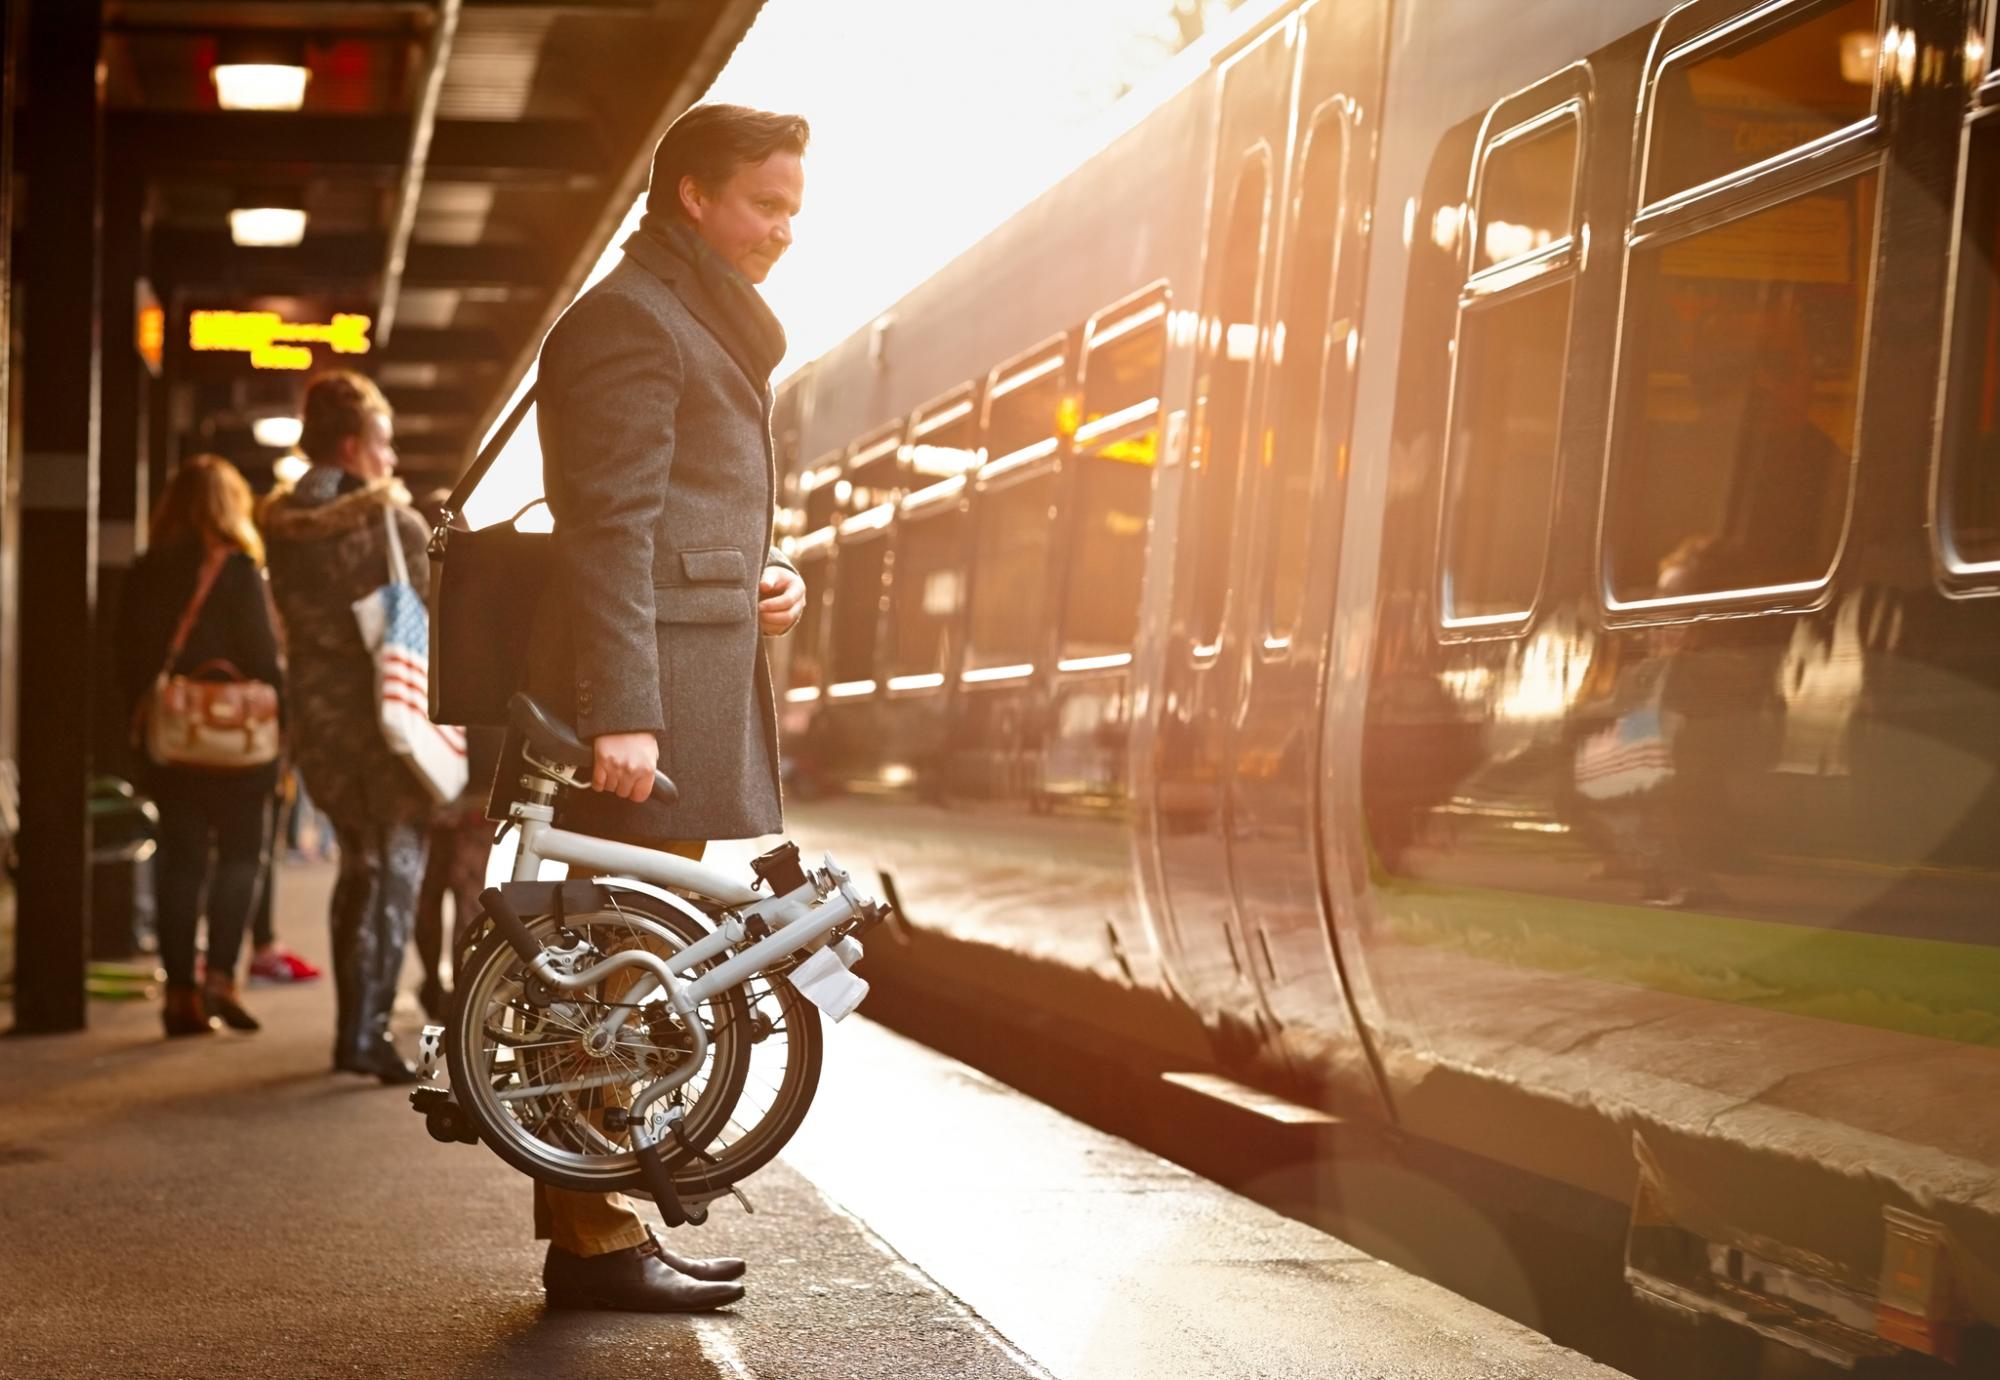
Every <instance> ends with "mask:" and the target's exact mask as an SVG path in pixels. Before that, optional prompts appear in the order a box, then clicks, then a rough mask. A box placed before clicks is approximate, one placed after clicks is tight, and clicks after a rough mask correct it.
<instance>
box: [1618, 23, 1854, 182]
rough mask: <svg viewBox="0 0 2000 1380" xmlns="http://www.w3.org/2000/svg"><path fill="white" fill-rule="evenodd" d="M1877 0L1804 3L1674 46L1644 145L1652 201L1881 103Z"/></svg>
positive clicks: (1809, 138) (1807, 139) (1831, 128)
mask: <svg viewBox="0 0 2000 1380" xmlns="http://www.w3.org/2000/svg"><path fill="white" fill-rule="evenodd" d="M1875 8H1876V0H1828V3H1822V4H1817V5H1800V6H1795V7H1792V8H1791V9H1788V10H1785V11H1783V12H1781V13H1780V14H1779V15H1778V16H1777V17H1775V18H1773V19H1768V20H1765V21H1763V22H1754V21H1753V22H1752V23H1750V24H1748V25H1746V26H1744V27H1743V29H1742V31H1741V32H1740V33H1736V34H1726V35H1725V36H1724V38H1723V40H1722V41H1721V42H1720V43H1719V44H1718V43H1713V42H1709V41H1707V40H1706V39H1704V40H1702V41H1700V43H1699V46H1697V47H1696V48H1695V49H1694V51H1693V52H1692V53H1691V54H1690V55H1689V56H1688V57H1686V58H1684V59H1683V58H1679V57H1678V56H1677V55H1670V56H1669V57H1668V59H1667V62H1666V64H1665V66H1664V67H1663V68H1662V70H1661V72H1660V74H1659V76H1658V78H1657V86H1656V88H1655V91H1654V98H1653V120H1652V125H1651V128H1650V133H1649V136H1648V147H1647V151H1646V194H1645V198H1644V199H1645V200H1646V201H1648V202H1652V201H1658V200H1659V199H1660V198H1662V197H1667V196H1672V195H1674V194H1676V193H1678V192H1684V191H1687V190H1688V189H1690V188H1693V187H1699V186H1701V185H1703V184H1705V183H1708V182H1712V181H1714V180H1715V179H1717V178H1720V177H1725V176H1727V175H1729V174H1730V173H1733V172H1736V171H1738V170H1739V169H1742V168H1747V167H1750V166H1751V165H1753V164H1756V163H1760V162H1762V161H1764V160H1765V159H1767V158H1772V157H1775V156H1777V155H1779V154H1782V153H1785V152H1788V151H1790V150H1792V149H1796V148H1800V147H1802V146H1803V145H1806V144H1809V143H1812V142H1813V141H1814V140H1816V139H1820V138H1823V137H1825V136H1827V135H1829V134H1833V133H1835V132H1836V131H1839V130H1842V129H1845V128H1847V127H1848V126H1850V125H1853V124H1856V123H1858V122H1859V121H1861V120H1864V119H1866V118H1867V117H1868V116H1869V115H1870V114H1871V113H1872V112H1873V110H1874V102H1875V82H1876V72H1877V68H1878V66H1879V59H1878V39H1877V33H1878V30H1877V28H1876V17H1875Z"/></svg>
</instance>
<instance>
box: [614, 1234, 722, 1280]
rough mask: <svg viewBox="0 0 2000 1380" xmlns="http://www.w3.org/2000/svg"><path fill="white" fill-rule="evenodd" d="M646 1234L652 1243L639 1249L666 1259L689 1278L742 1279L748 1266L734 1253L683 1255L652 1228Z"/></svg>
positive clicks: (668, 1263)
mask: <svg viewBox="0 0 2000 1380" xmlns="http://www.w3.org/2000/svg"><path fill="white" fill-rule="evenodd" d="M646 1236H647V1238H648V1239H649V1240H650V1241H651V1242H652V1244H651V1245H650V1246H641V1247H639V1249H640V1250H642V1251H650V1252H651V1253H652V1254H654V1255H656V1256H658V1257H659V1258H660V1259H661V1260H664V1261H665V1262H666V1263H667V1265H668V1266H669V1267H670V1268H672V1269H675V1270H678V1271H680V1272H681V1273H682V1274H684V1275H686V1276H687V1277H688V1278H689V1279H706V1280H711V1281H713V1282H716V1283H722V1282H724V1281H726V1280H732V1279H741V1278H742V1277H743V1271H744V1269H745V1268H746V1267H745V1266H744V1264H743V1262H742V1261H740V1260H738V1259H737V1258H736V1257H735V1256H733V1255H716V1256H707V1257H703V1256H694V1255H681V1254H680V1253H678V1252H676V1251H670V1250H668V1249H667V1247H666V1243H665V1242H663V1241H661V1240H660V1238H659V1236H658V1234H657V1233H655V1232H654V1231H653V1230H652V1229H651V1228H648V1229H647V1231H646Z"/></svg>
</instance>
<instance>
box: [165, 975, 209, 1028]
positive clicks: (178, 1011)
mask: <svg viewBox="0 0 2000 1380" xmlns="http://www.w3.org/2000/svg"><path fill="white" fill-rule="evenodd" d="M160 1023H161V1024H162V1025H164V1026H165V1027H166V1028H167V1034H168V1035H169V1036H175V1035H213V1034H214V1033H215V1020H214V1018H213V1017H211V1016H210V1015H209V1014H208V1008H207V1006H205V1005H204V1004H203V1003H202V999H201V989H200V988H199V987H175V986H173V985H171V984H169V985H168V987H167V1000H166V1004H165V1005H164V1006H162V1007H161V1008H160Z"/></svg>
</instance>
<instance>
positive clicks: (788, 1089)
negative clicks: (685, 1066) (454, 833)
mask: <svg viewBox="0 0 2000 1380" xmlns="http://www.w3.org/2000/svg"><path fill="white" fill-rule="evenodd" d="M609 890H610V891H611V893H612V896H613V898H614V900H615V905H616V908H617V909H619V910H621V911H632V912H637V913H639V914H641V915H643V916H644V917H645V918H646V919H648V920H650V921H653V922H655V923H657V924H660V925H662V926H664V927H665V928H667V929H669V930H672V931H673V932H674V933H675V934H676V935H677V936H678V937H679V939H680V941H681V942H682V943H684V944H685V943H691V942H693V941H694V940H695V939H698V938H700V937H701V936H702V935H703V934H704V933H706V931H705V930H704V929H703V927H702V926H701V924H700V922H698V921H696V920H695V919H693V918H692V917H691V916H689V915H688V914H687V913H686V912H684V911H682V910H680V909H679V908H678V907H675V906H672V905H670V904H668V903H667V902H665V901H662V900H660V899H659V898H658V897H655V896H652V895H650V894H648V893H646V892H640V891H629V890H626V889H624V888H620V887H615V886H613V887H610V888H609ZM523 918H524V921H525V922H526V923H527V925H528V927H529V929H530V931H531V932H539V931H545V930H548V929H550V928H552V927H553V917H550V916H534V917H523ZM569 918H570V920H571V922H572V923H573V924H574V923H576V922H577V921H578V920H579V917H576V916H571V917H569ZM491 964H499V965H500V966H501V967H502V968H506V967H508V966H509V965H511V966H512V967H513V968H515V969H516V970H518V968H519V967H520V960H519V958H518V956H517V955H516V954H515V953H514V950H513V949H512V947H511V946H509V945H508V944H507V942H506V941H505V940H504V939H503V938H501V937H500V936H499V935H498V934H493V933H489V934H487V935H486V936H485V937H484V938H483V940H482V942H481V943H480V944H479V945H478V946H477V948H476V949H475V951H474V954H473V957H472V960H471V962H470V963H469V964H468V965H467V968H466V978H465V980H463V981H460V982H457V983H455V984H454V991H453V996H452V1011H451V1033H450V1035H449V1036H448V1038H447V1040H446V1042H445V1043H446V1061H447V1064H448V1065H449V1067H450V1070H451V1078H452V1085H453V1088H454V1090H464V1091H457V1099H458V1101H459V1103H460V1105H461V1106H465V1107H466V1109H467V1112H468V1114H469V1115H470V1117H471V1119H472V1121H473V1123H474V1125H475V1127H477V1129H478V1130H479V1134H480V1139H481V1140H482V1141H484V1142H485V1143H486V1145H487V1146H488V1147H489V1148H490V1149H492V1150H493V1151H494V1153H496V1154H498V1155H499V1156H500V1158H501V1159H502V1160H504V1161H506V1162H507V1163H508V1164H509V1165H511V1166H512V1167H513V1168H515V1169H518V1170H520V1171H521V1172H522V1173H524V1174H526V1175H528V1176H529V1177H530V1178H533V1179H536V1180H537V1181H539V1182H542V1183H546V1184H550V1185H551V1186H553V1187H556V1188H564V1189H570V1190H573V1191H577V1192H594V1193H603V1192H624V1193H632V1194H635V1195H638V1196H650V1195H647V1194H646V1193H645V1186H644V1181H643V1179H642V1178H641V1176H640V1174H639V1172H638V1169H637V1166H636V1165H634V1164H633V1163H632V1161H631V1155H630V1153H629V1152H627V1153H625V1154H623V1155H620V1156H605V1157H603V1158H604V1160H605V1161H606V1162H605V1164H604V1165H602V1166H601V1167H599V1168H596V1169H593V1170H591V1171H588V1172H584V1171H579V1170H576V1169H572V1168H567V1167H565V1166H563V1165H561V1164H556V1163H551V1162H550V1161H548V1160H547V1159H543V1158H538V1157H537V1156H535V1155H534V1154H532V1153H531V1152H529V1151H527V1150H526V1149H525V1148H524V1147H522V1146H521V1145H519V1144H518V1143H517V1142H516V1141H515V1139H514V1138H513V1137H512V1136H510V1135H508V1134H506V1133H504V1131H500V1130H498V1129H496V1128H495V1127H494V1126H493V1125H492V1124H491V1121H490V1118H491V1116H492V1114H493V1113H492V1110H491V1109H490V1108H488V1107H486V1106H485V1105H484V1104H483V1102H481V1100H480V1099H477V1098H475V1097H473V1096H470V1095H469V1093H470V1089H471V1088H472V1087H473V1086H474V1084H473V1082H472V1081H470V1073H471V1070H472V1067H473V1066H472V1063H471V1062H470V1061H471V1051H470V1049H469V1047H468V1043H467V1037H466V1035H465V1033H464V1032H465V1031H466V1030H467V1024H466V1021H465V1019H464V1007H465V1006H466V1005H467V1004H469V1002H470V999H471V995H470V994H472V993H473V992H476V991H481V990H483V989H484V987H485V985H486V984H485V982H484V980H483V979H484V975H485V973H486V971H487V968H488V966H489V965H491ZM760 981H761V982H765V983H766V988H767V990H766V992H765V993H764V994H762V995H760V996H758V998H757V1000H758V1001H759V1002H760V1003H761V1002H762V1001H763V1000H765V999H766V998H769V999H772V1000H775V1001H776V1003H777V1004H778V1007H779V1009H780V1018H779V1020H778V1022H776V1023H775V1028H776V1029H779V1030H782V1031H783V1032H784V1033H785V1035H786V1043H787V1051H788V1057H787V1059H786V1062H785V1067H784V1068H783V1069H782V1070H781V1071H780V1076H779V1081H778V1086H777V1089H776V1094H775V1096H774V1098H773V1102H772V1106H771V1107H770V1108H769V1109H768V1110H767V1111H766V1112H765V1113H764V1114H763V1115H760V1116H759V1117H758V1118H757V1119H756V1121H755V1123H754V1124H752V1125H751V1126H749V1127H748V1128H747V1129H746V1130H745V1131H744V1133H743V1134H742V1135H741V1136H740V1137H738V1138H737V1139H735V1140H734V1141H732V1142H731V1143H730V1144H728V1145H726V1146H724V1147H723V1148H722V1149H721V1150H720V1151H719V1152H718V1153H716V1154H714V1155H713V1156H711V1157H709V1158H702V1157H700V1156H699V1155H690V1154H688V1153H687V1152H686V1151H679V1152H676V1153H675V1154H673V1155H671V1156H670V1157H669V1160H668V1167H669V1170H670V1172H671V1173H672V1174H673V1176H674V1184H675V1188H676V1190H677V1191H678V1192H680V1193H681V1195H682V1196H683V1197H684V1198H687V1199H689V1200H690V1201H701V1200H705V1199H708V1198H713V1197H715V1196H717V1195H718V1194H721V1193H724V1192H727V1191H728V1189H729V1188H730V1187H731V1186H733V1185H734V1184H736V1183H737V1182H739V1181H740V1180H742V1179H743V1178H745V1177H747V1176H748V1175H750V1174H752V1173H754V1172H756V1171H757V1170H758V1169H761V1168H762V1167H763V1166H764V1165H766V1164H768V1163H770V1161H771V1160H772V1159H774V1158H775V1157H776V1156H777V1155H778V1153H779V1152H780V1151H782V1150H783V1149H784V1147H785V1145H786V1143H787V1142H789V1141H790V1140H791V1138H792V1136H793V1135H794V1134H795V1133H796V1132H797V1130H798V1128H799V1126H800V1125H801V1124H802V1123H803V1122H804V1120H805V1116H806V1113H807V1111H808V1110H809V1109H810V1108H811V1105H812V1100H813V1097H814V1095H815V1093H816V1092H817V1091H818V1087H819V1078H820V1072H821V1068H822V1066H823V1062H824V1053H825V1032H824V1030H823V1028H822V1027H821V1025H820V1017H819V1011H818V1009H817V1008H815V1007H813V1006H812V1005H811V1004H810V1003H809V1002H807V1001H806V1000H805V998H804V997H803V996H801V995H800V994H799V992H798V991H797V989H796V988H794V987H793V986H792V985H791V984H790V983H789V982H785V981H783V980H782V979H777V980H769V979H763V978H753V979H751V980H750V981H749V982H746V983H743V984H739V985H738V986H737V987H734V988H731V989H729V990H728V991H727V992H725V993H722V994H719V995H718V997H717V998H715V999H714V1000H719V1001H725V1002H728V1003H730V1005H729V1010H730V1013H731V1020H732V1022H734V1021H738V1020H740V1021H741V1022H742V1023H741V1024H740V1025H738V1026H736V1027H735V1028H736V1030H737V1031H738V1032H742V1033H748V1032H750V1031H751V1029H752V1022H751V1021H750V1020H749V1019H747V1017H748V1011H749V1007H750V1005H751V1002H750V995H751V989H752V987H753V985H754V984H756V983H758V982H760ZM482 1029H483V1026H482ZM760 1038H761V1037H756V1036H754V1035H753V1037H752V1039H751V1040H750V1041H748V1042H745V1043H743V1044H741V1045H740V1051H741V1057H739V1058H736V1059H735V1060H734V1065H735V1066H734V1067H732V1068H731V1069H730V1070H729V1071H728V1073H727V1082H726V1083H725V1084H724V1085H723V1086H724V1088H725V1090H726V1096H724V1097H716V1096H714V1095H710V1096H707V1097H704V1098H703V1099H702V1100H701V1102H700V1103H699V1104H698V1105H697V1106H696V1107H695V1108H694V1109H693V1110H692V1111H691V1112H690V1113H689V1117H688V1121H687V1123H686V1126H685V1130H686V1133H687V1138H688V1140H689V1142H690V1143H692V1144H693V1145H695V1146H697V1147H699V1148H700V1149H702V1150H707V1149H708V1148H709V1147H710V1146H711V1144H712V1142H713V1141H714V1140H715V1139H716V1138H717V1137H719V1136H720V1135H721V1134H722V1133H723V1131H724V1130H725V1129H726V1127H727V1125H728V1124H729V1123H730V1118H731V1117H733V1116H734V1114H735V1112H736V1109H737V1104H738V1102H739V1100H740V1098H741V1096H742V1092H743V1086H744V1083H745V1080H746V1079H747V1077H748V1074H749V1072H750V1069H751V1066H752V1062H753V1060H754V1058H755V1048H754V1047H755V1044H756V1043H758V1042H759V1041H760ZM717 1043H718V1044H720V1043H721V1039H720V1036H718V1037H717Z"/></svg>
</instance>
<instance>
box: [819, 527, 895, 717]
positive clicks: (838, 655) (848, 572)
mask: <svg viewBox="0 0 2000 1380" xmlns="http://www.w3.org/2000/svg"><path fill="white" fill-rule="evenodd" d="M888 550H889V542H888V539H887V538H886V537H885V536H883V535H881V534H880V533H871V534H870V535H868V536H865V537H862V538H860V539H858V540H856V539H854V538H850V537H842V539H841V543H840V555H839V559H838V560H836V561H835V562H834V567H833V585H834V588H833V646H832V648H831V649H830V651H829V654H828V657H827V660H828V661H829V662H830V663H831V665H830V666H829V667H828V674H827V679H829V680H831V681H833V682H835V683H843V682H844V683H850V684H851V683H854V682H857V681H867V680H870V679H872V678H873V677H874V675H875V638H876V632H877V629H878V627H879V626H880V623H881V612H882V565H883V558H884V556H885V555H886V554H887V552H888Z"/></svg>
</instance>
